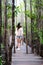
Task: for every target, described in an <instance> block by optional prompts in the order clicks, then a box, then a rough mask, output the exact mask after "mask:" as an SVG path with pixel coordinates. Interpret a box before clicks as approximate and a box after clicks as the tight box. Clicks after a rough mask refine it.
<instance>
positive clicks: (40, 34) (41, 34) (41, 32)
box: [38, 30, 43, 44]
mask: <svg viewBox="0 0 43 65" xmlns="http://www.w3.org/2000/svg"><path fill="white" fill-rule="evenodd" d="M38 34H39V37H40V43H41V44H43V30H40V31H39V33H38Z"/></svg>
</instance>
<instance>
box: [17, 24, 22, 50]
mask: <svg viewBox="0 0 43 65" xmlns="http://www.w3.org/2000/svg"><path fill="white" fill-rule="evenodd" d="M16 36H17V47H18V49H17V50H20V46H21V41H22V39H23V28H22V26H21V25H20V23H18V25H17V29H16Z"/></svg>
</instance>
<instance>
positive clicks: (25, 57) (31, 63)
mask: <svg viewBox="0 0 43 65" xmlns="http://www.w3.org/2000/svg"><path fill="white" fill-rule="evenodd" d="M28 52H29V54H26V45H25V44H24V45H22V46H21V48H20V50H19V51H18V50H16V53H15V54H14V53H13V51H12V65H43V59H42V58H41V57H40V56H37V55H34V54H31V48H30V47H28Z"/></svg>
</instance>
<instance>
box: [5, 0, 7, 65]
mask: <svg viewBox="0 0 43 65" xmlns="http://www.w3.org/2000/svg"><path fill="white" fill-rule="evenodd" d="M4 14H5V21H4V45H5V60H6V62H5V65H8V43H7V0H5V13H4Z"/></svg>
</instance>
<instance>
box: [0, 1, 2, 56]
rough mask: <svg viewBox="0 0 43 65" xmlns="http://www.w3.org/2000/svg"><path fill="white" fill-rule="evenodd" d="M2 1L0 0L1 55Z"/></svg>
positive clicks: (0, 41) (0, 37) (0, 31)
mask: <svg viewBox="0 0 43 65" xmlns="http://www.w3.org/2000/svg"><path fill="white" fill-rule="evenodd" d="M1 1H2V0H0V55H1V43H2V34H1V33H2V7H1Z"/></svg>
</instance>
